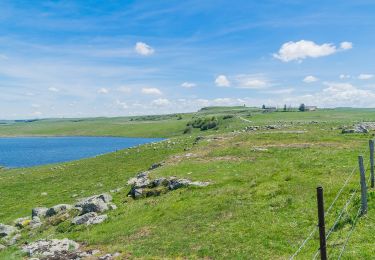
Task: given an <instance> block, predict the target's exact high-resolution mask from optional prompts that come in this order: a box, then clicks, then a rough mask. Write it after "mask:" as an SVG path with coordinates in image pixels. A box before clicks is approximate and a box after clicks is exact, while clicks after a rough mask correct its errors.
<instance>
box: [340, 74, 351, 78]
mask: <svg viewBox="0 0 375 260" xmlns="http://www.w3.org/2000/svg"><path fill="white" fill-rule="evenodd" d="M339 77H340V79H349V78H351V76H350V75H349V74H340V76H339Z"/></svg>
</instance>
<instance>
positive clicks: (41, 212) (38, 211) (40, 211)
mask: <svg viewBox="0 0 375 260" xmlns="http://www.w3.org/2000/svg"><path fill="white" fill-rule="evenodd" d="M47 211H48V208H42V207H39V208H33V209H32V211H31V217H32V218H34V217H39V218H44V217H45V216H46V214H47Z"/></svg>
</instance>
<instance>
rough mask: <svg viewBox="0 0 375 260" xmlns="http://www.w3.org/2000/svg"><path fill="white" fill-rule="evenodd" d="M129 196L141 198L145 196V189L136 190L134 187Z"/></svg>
mask: <svg viewBox="0 0 375 260" xmlns="http://www.w3.org/2000/svg"><path fill="white" fill-rule="evenodd" d="M128 196H131V197H133V198H135V199H137V198H140V197H142V196H143V189H142V188H135V187H132V188H131V190H130V192H129V194H128Z"/></svg>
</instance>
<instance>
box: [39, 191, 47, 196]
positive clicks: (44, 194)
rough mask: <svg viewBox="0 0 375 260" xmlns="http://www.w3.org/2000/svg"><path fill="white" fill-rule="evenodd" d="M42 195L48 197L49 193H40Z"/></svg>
mask: <svg viewBox="0 0 375 260" xmlns="http://www.w3.org/2000/svg"><path fill="white" fill-rule="evenodd" d="M40 195H41V196H47V195H48V193H47V192H42V193H40Z"/></svg>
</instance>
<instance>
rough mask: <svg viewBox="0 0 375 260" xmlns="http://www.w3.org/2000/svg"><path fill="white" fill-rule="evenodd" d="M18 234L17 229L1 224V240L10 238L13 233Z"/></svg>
mask: <svg viewBox="0 0 375 260" xmlns="http://www.w3.org/2000/svg"><path fill="white" fill-rule="evenodd" d="M16 232H17V228H15V227H13V226H9V225H4V224H1V223H0V238H2V237H8V236H10V235H12V234H13V233H16Z"/></svg>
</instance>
